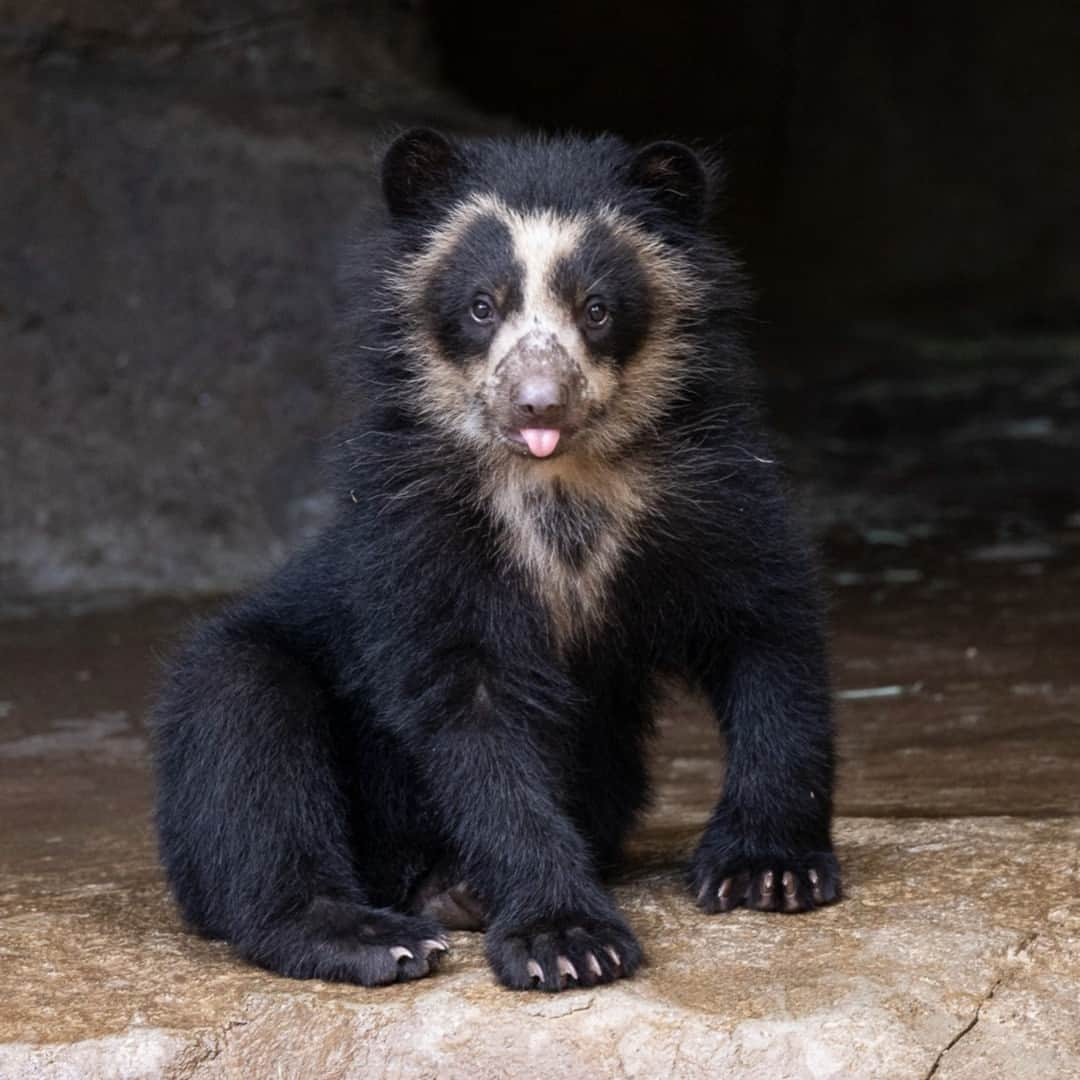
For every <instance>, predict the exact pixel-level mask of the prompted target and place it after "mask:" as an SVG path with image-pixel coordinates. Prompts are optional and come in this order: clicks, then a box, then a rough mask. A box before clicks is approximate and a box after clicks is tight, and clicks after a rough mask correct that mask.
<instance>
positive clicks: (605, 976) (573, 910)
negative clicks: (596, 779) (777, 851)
mask: <svg viewBox="0 0 1080 1080" xmlns="http://www.w3.org/2000/svg"><path fill="white" fill-rule="evenodd" d="M452 652H453V655H454V656H455V661H456V662H455V663H454V664H453V665H445V664H440V663H438V662H437V661H435V660H434V659H433V660H432V661H431V662H430V664H428V665H427V666H426V667H425V668H424V675H423V676H421V674H420V672H419V671H415V672H414V674H413V675H412V676H410V677H409V682H410V683H411V684H412V685H413V686H416V685H420V684H421V683H423V684H426V685H425V690H424V692H423V694H422V695H421V696H420V697H417V696H416V695H415V694H413V695H412V696H411V698H410V697H408V696H406V695H402V696H400V697H399V696H397V695H395V696H394V698H393V699H387V701H386V708H387V713H386V714H385V715H386V718H387V719H390V720H392V721H393V722H394V726H395V728H396V730H397V732H398V733H399V734H400V735H402V736H404V737H405V738H406V740H407V741H408V742H409V744H410V749H411V751H412V755H413V757H414V759H415V760H416V761H417V762H418V763H419V764H420V767H421V768H422V769H423V771H424V783H425V788H426V790H427V792H428V794H429V796H430V797H431V799H432V800H433V803H434V805H435V807H436V810H437V813H438V816H439V818H440V820H441V822H442V826H443V831H444V834H445V838H446V840H447V842H448V844H449V845H450V846H451V848H452V849H453V853H454V856H455V858H456V860H457V862H458V863H459V865H460V866H461V867H462V868H463V871H464V877H465V879H466V881H467V883H468V885H469V887H470V888H471V889H472V890H474V891H475V893H476V894H477V896H478V897H479V898H480V900H481V902H482V903H483V904H484V906H485V908H486V909H487V912H488V924H487V932H486V951H487V956H488V959H489V961H490V963H491V966H492V968H493V969H494V971H495V974H496V975H497V977H498V978H499V980H500V981H501V982H502V983H503V984H504V985H505V986H508V987H511V988H512V989H519V990H528V989H539V990H547V991H558V990H562V989H565V988H567V987H570V986H594V985H597V984H599V983H606V982H611V981H613V980H614V979H618V978H622V977H624V976H627V975H631V974H632V973H633V972H634V970H635V969H636V968H637V967H638V965H639V964H640V962H641V947H640V946H639V945H638V943H637V940H636V939H635V938H634V935H633V933H632V932H631V930H630V929H629V927H628V926H627V925H626V922H625V921H624V919H623V918H622V916H621V915H620V914H619V912H618V910H617V909H616V907H615V905H614V902H613V901H612V899H611V897H610V896H609V895H608V894H607V892H606V891H605V890H604V889H603V888H602V886H601V885H600V883H599V881H598V880H597V879H596V876H595V873H594V870H593V867H592V861H591V859H590V856H589V852H588V850H587V847H586V844H585V842H584V840H583V838H582V836H581V834H580V833H579V831H578V829H577V828H576V827H575V825H574V824H573V822H572V820H571V819H570V817H569V815H568V814H567V813H566V811H565V809H564V806H565V799H564V798H563V797H562V792H563V790H564V788H565V785H566V784H567V783H568V782H570V780H569V777H567V776H566V775H563V769H562V767H561V765H560V760H561V758H560V752H559V748H560V747H563V746H565V745H566V743H567V741H568V740H566V739H565V734H566V733H565V725H566V724H567V723H568V720H569V713H570V712H572V709H573V705H572V702H573V700H574V697H575V695H574V693H573V688H572V687H570V686H567V685H564V683H563V681H562V679H561V676H560V675H559V673H558V672H557V671H555V670H554V669H547V668H546V667H545V665H544V664H543V663H540V662H536V661H534V662H532V663H530V664H528V665H527V666H525V667H523V668H522V669H521V670H515V665H514V661H513V659H512V658H506V657H500V658H498V659H496V658H489V657H485V656H483V655H482V654H481V653H480V652H479V651H478V650H475V649H473V648H469V647H464V646H463V647H455V648H454V649H453V650H452ZM401 701H409V705H408V706H407V707H406V709H407V711H406V713H405V714H403V713H402V712H401V705H400V702H401ZM417 706H419V707H420V709H421V710H422V713H418V712H417V711H416V707H417ZM395 714H396V715H395Z"/></svg>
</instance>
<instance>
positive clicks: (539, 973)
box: [525, 960, 544, 982]
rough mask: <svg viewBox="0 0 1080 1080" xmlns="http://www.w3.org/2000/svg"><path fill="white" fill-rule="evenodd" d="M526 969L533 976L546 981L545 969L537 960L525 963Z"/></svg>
mask: <svg viewBox="0 0 1080 1080" xmlns="http://www.w3.org/2000/svg"><path fill="white" fill-rule="evenodd" d="M525 970H526V971H527V972H528V973H529V975H530V976H531V977H532V978H534V979H539V980H540V981H541V982H543V981H544V969H543V968H542V967H541V966H540V965H539V964H538V963H537V962H536V961H535V960H530V961H529V962H528V963H527V964H526V965H525Z"/></svg>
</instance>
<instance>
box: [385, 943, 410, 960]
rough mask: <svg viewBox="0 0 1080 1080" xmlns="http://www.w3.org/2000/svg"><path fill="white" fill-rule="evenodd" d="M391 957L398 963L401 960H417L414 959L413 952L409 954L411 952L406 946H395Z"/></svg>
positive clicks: (391, 951)
mask: <svg viewBox="0 0 1080 1080" xmlns="http://www.w3.org/2000/svg"><path fill="white" fill-rule="evenodd" d="M390 955H391V956H392V957H393V958H394V959H395V960H398V961H400V960H415V959H416V957H414V956H413V954H412V953H411V952H409V950H408V949H406V948H405V946H404V945H394V946H393V947H392V948H391V949H390Z"/></svg>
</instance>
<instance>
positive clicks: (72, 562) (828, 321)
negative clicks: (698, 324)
mask: <svg viewBox="0 0 1080 1080" xmlns="http://www.w3.org/2000/svg"><path fill="white" fill-rule="evenodd" d="M1078 53H1080V35H1078V19H1077V16H1076V14H1075V13H1074V11H1073V10H1072V6H1071V5H1068V4H1065V3H1061V4H1056V5H1055V4H1051V3H1035V4H1029V5H1024V6H1016V5H1012V4H1006V3H984V4H979V5H975V4H964V3H961V4H956V5H947V6H944V7H943V6H941V5H931V4H927V3H916V4H899V3H886V2H872V3H864V4H854V3H852V4H839V5H826V6H825V7H821V6H818V5H811V4H808V3H805V2H801V0H768V2H764V3H760V4H753V5H750V4H743V5H740V4H716V3H705V2H700V3H691V2H688V0H677V2H674V3H669V4H664V5H658V4H654V3H616V2H615V0H600V2H597V3H593V4H589V5H581V4H572V3H569V2H568V0H547V2H545V3H538V2H536V3H534V2H533V0H524V2H521V3H517V4H515V5H514V6H513V8H512V10H511V9H510V8H508V7H507V6H506V5H505V4H495V3H492V2H490V0H487V2H485V0H474V2H466V3H444V4H438V3H435V2H434V0H405V2H397V3H395V2H392V0H374V2H369V3H342V2H337V3H334V2H330V3H318V2H308V3H301V2H298V0H227V2H224V3H209V2H198V0H150V2H143V0H139V2H136V0H88V2H80V3H73V2H70V0H67V2H65V0H55V2H44V0H42V2H39V0H7V2H5V3H0V59H2V61H3V74H2V83H0V146H2V147H3V154H0V379H2V391H3V392H2V393H0V515H2V517H0V576H2V583H3V587H2V594H3V600H4V602H5V603H7V604H8V605H9V606H12V605H14V606H18V605H20V604H21V603H23V602H25V601H29V600H33V599H40V598H41V597H44V596H49V595H71V594H73V593H75V594H93V595H97V596H101V595H104V594H105V593H114V592H121V593H125V594H126V593H130V592H136V593H154V592H177V591H180V592H189V591H192V590H196V591H209V592H215V591H219V590H223V589H232V588H234V587H236V586H238V585H239V584H242V583H244V582H247V581H249V580H251V579H252V578H253V577H256V576H258V575H259V574H261V573H262V572H263V571H264V570H265V569H266V568H267V567H268V566H269V565H272V564H273V563H274V562H275V561H276V560H278V559H280V558H281V556H282V555H283V553H284V552H285V551H286V550H288V549H289V548H291V547H292V546H294V545H295V544H296V543H297V542H298V541H299V540H300V539H301V538H302V537H303V536H304V535H305V534H307V533H308V532H310V531H311V529H313V528H314V527H316V526H317V524H318V523H319V521H321V520H322V519H323V518H324V516H325V514H326V512H327V509H328V507H327V505H326V501H325V497H324V496H323V495H322V494H321V493H320V481H319V469H318V464H317V462H318V459H319V457H320V455H321V453H322V451H323V450H324V449H325V447H326V440H327V439H328V438H329V437H330V436H329V432H331V431H332V428H333V418H334V415H335V400H334V391H333V386H332V381H331V379H330V371H329V368H330V362H329V361H330V355H329V354H330V351H331V349H330V347H331V342H332V336H333V319H334V291H335V267H336V265H337V262H338V259H339V257H340V253H341V250H342V247H343V245H344V244H345V243H346V242H347V240H349V239H350V238H354V236H355V232H356V228H357V226H356V223H357V222H358V221H361V220H363V217H364V214H365V212H366V211H368V210H369V209H370V207H371V205H372V203H373V201H374V200H375V198H376V184H375V164H376V158H377V151H378V148H379V147H380V146H381V145H382V144H383V143H384V142H385V139H386V137H387V136H388V135H389V134H391V133H392V132H393V131H395V130H396V129H398V128H399V127H401V126H404V125H408V124H413V123H424V124H431V125H436V126H440V127H443V128H445V129H448V130H452V131H471V132H490V131H505V130H510V129H515V128H544V129H549V130H566V129H574V130H579V131H598V130H605V129H606V130H614V131H618V132H621V133H623V134H625V135H627V136H628V137H631V138H633V139H648V138H650V137H655V136H678V137H682V138H685V139H688V140H691V141H694V142H696V143H699V144H702V145H706V146H713V147H716V146H720V147H722V149H723V152H724V154H725V157H726V160H727V164H728V170H729V179H728V185H727V189H726V197H725V199H724V201H723V204H722V206H721V207H720V208H719V214H718V224H719V226H720V227H721V228H722V229H723V230H724V231H725V232H726V234H727V235H728V236H729V237H730V238H731V240H732V242H733V243H734V244H735V245H736V246H737V248H738V249H739V250H740V251H741V252H742V253H743V255H744V257H745V259H746V262H747V264H748V266H749V269H750V272H751V274H752V277H753V280H754V282H755V284H756V287H757V290H758V294H759V303H758V308H757V312H756V314H757V317H758V323H757V326H758V336H759V338H760V340H759V342H758V346H759V347H758V352H759V355H760V357H761V360H762V363H763V365H764V366H765V368H766V370H767V371H768V373H769V375H770V378H769V382H768V387H769V391H770V394H771V399H770V400H771V401H772V404H773V409H774V419H775V422H776V424H777V426H778V427H779V428H780V429H781V431H782V435H783V440H794V446H793V447H792V446H786V449H787V450H788V451H789V452H788V453H787V454H786V455H785V456H786V457H787V459H788V461H789V464H790V465H791V467H792V468H793V469H794V470H795V471H796V472H797V473H799V474H801V475H802V477H803V479H804V480H805V481H806V482H807V483H808V484H809V490H810V491H811V492H812V494H813V495H814V498H813V499H812V501H811V503H812V506H813V514H814V517H815V523H816V524H818V525H819V526H820V528H821V530H822V534H823V535H826V536H830V535H839V536H840V537H841V539H843V536H844V535H846V534H845V532H844V529H843V528H841V529H840V532H839V533H836V532H835V529H834V533H833V534H830V533H829V532H828V530H829V529H830V528H834V527H835V526H850V528H849V529H848V531H849V532H850V530H851V529H854V530H855V531H856V532H857V531H859V530H860V529H861V528H863V526H865V525H866V524H867V523H869V524H873V523H874V521H875V520H877V521H878V524H885V525H888V524H890V523H892V522H893V521H894V518H895V513H894V511H895V501H896V499H898V498H900V499H902V500H903V499H908V500H910V498H911V491H910V490H909V489H910V484H909V483H908V482H907V480H906V479H905V478H904V477H898V476H897V474H896V467H897V463H898V462H901V461H909V459H910V455H911V454H912V453H914V454H916V455H917V454H918V453H920V452H923V451H925V449H926V444H927V442H928V441H937V442H941V441H942V440H941V438H940V432H939V429H938V428H937V427H935V426H934V424H935V423H936V421H935V420H934V418H935V417H936V418H937V420H941V419H943V418H945V417H955V416H956V415H957V414H958V413H965V414H967V415H969V416H970V417H971V418H972V422H973V423H976V424H977V425H981V426H982V427H983V428H986V424H987V423H989V424H990V426H991V428H994V425H995V424H997V427H996V428H994V430H993V431H990V432H989V433H988V430H984V431H983V433H982V435H981V436H980V437H979V438H976V439H975V440H974V441H975V443H980V445H979V446H974V445H973V444H972V440H970V439H968V440H967V442H964V441H963V440H961V442H962V443H963V445H960V446H956V447H954V448H953V449H954V451H955V453H953V454H952V456H949V455H946V458H947V460H946V461H945V462H944V464H943V463H942V461H941V460H938V461H936V462H935V463H934V468H933V469H927V470H924V471H926V472H928V473H929V472H940V473H942V474H943V475H944V477H945V479H944V480H943V481H940V482H941V483H944V485H945V488H944V490H938V489H937V488H935V485H936V484H939V480H934V479H932V478H931V482H929V483H928V484H927V485H924V486H923V488H922V489H920V490H923V491H924V493H925V495H926V498H927V499H928V500H929V502H930V503H933V504H934V505H933V506H932V507H931V509H933V510H934V511H935V512H937V511H938V510H940V509H941V506H942V505H943V504H946V503H948V502H949V501H950V500H952V499H954V497H955V494H956V490H957V489H960V490H965V491H966V489H967V487H968V481H969V478H970V473H971V469H972V466H973V464H974V465H976V466H980V467H982V466H985V465H986V461H987V460H991V461H992V462H993V465H992V468H993V469H994V470H997V469H998V468H999V467H1001V468H1004V470H1005V473H1004V474H1003V475H1002V476H1000V477H999V478H998V479H997V480H996V481H995V480H992V481H991V486H992V487H995V493H993V494H992V495H991V496H990V498H991V502H995V505H996V502H997V501H999V500H1000V499H1002V498H1011V499H1012V500H1013V501H1016V500H1019V503H1020V504H1021V505H1020V506H1019V507H1018V510H1019V512H1020V516H1021V517H1024V515H1027V518H1028V519H1029V523H1028V524H1026V525H1022V526H1018V528H1019V530H1020V533H1022V534H1024V535H1025V536H1026V535H1027V534H1028V533H1031V532H1032V531H1034V532H1038V531H1039V530H1040V529H1043V528H1046V527H1050V526H1052V525H1054V524H1055V523H1056V524H1058V525H1060V523H1061V520H1062V519H1063V515H1064V516H1067V514H1068V512H1069V510H1070V507H1069V506H1068V499H1069V498H1070V497H1071V495H1070V494H1069V492H1070V490H1071V486H1072V485H1071V478H1069V477H1066V476H1065V472H1064V465H1063V464H1062V461H1063V458H1062V454H1061V452H1060V451H1061V450H1062V448H1063V444H1064V448H1065V449H1068V450H1070V451H1071V452H1072V453H1071V455H1070V456H1067V457H1066V458H1065V459H1064V460H1066V461H1069V462H1071V463H1074V462H1075V460H1076V455H1075V449H1076V447H1075V442H1074V441H1073V440H1072V437H1071V436H1070V435H1069V434H1068V430H1069V425H1068V424H1067V423H1065V421H1071V420H1075V418H1076V400H1077V386H1078V385H1080V384H1078V381H1077V378H1076V364H1077V349H1076V340H1077V339H1076V329H1077V327H1076V323H1077V317H1078V315H1077V313H1078V310H1080V309H1078V306H1077V298H1078V296H1080V235H1078V234H1080V184H1078V183H1077V181H1076V178H1077V176H1080V140H1078V139H1077V138H1076V127H1075V124H1076V117H1077V113H1078V109H1080V80H1078V76H1077V65H1076V63H1075V57H1076V56H1077V55H1078ZM1047 365H1049V367H1048V366H1047ZM868 369H871V370H873V371H874V372H876V373H877V374H879V375H881V376H882V377H884V378H887V379H888V378H898V377H899V378H903V379H907V378H908V377H909V376H912V375H914V376H915V378H916V382H915V383H914V384H911V383H908V382H905V383H904V386H903V387H901V388H896V387H894V388H893V389H892V390H890V391H889V392H888V393H881V392H877V393H875V392H874V391H873V388H872V387H871V388H870V389H869V390H868V389H867V387H868V385H869V384H867V383H866V381H865V380H862V381H860V382H859V383H858V385H857V386H856V387H854V388H852V386H850V385H849V384H848V382H847V380H848V378H849V375H850V373H851V372H853V371H856V372H859V373H864V372H866V371H867V370H868ZM1018 369H1019V370H1018ZM1034 369H1038V371H1040V372H1043V373H1044V374H1045V372H1046V371H1047V370H1049V372H1050V375H1049V376H1048V377H1049V378H1050V382H1049V383H1046V381H1045V379H1044V380H1043V382H1042V383H1038V381H1037V380H1034V383H1035V384H1036V389H1035V390H1034V393H1035V396H1036V399H1037V400H1036V401H1035V403H1034V404H1033V405H1032V406H1031V407H1030V408H1027V407H1026V406H1025V408H1022V409H1020V411H1019V414H1018V413H1017V405H1016V402H1017V396H1016V395H1017V392H1018V390H1017V388H1018V386H1019V387H1020V392H1021V393H1022V394H1023V393H1027V392H1028V389H1029V381H1028V378H1027V375H1026V374H1025V372H1026V371H1029V370H1034ZM1002 371H1005V372H1006V374H1004V375H1003V374H1001V372H1002ZM995 372H996V374H995ZM1009 372H1011V374H1010V373H1009ZM953 375H955V378H954V377H953ZM945 376H948V377H947V378H946V377H945ZM943 379H944V381H943ZM837 380H839V381H840V383H841V384H842V385H840V386H837ZM950 380H951V381H950ZM1038 387H1041V389H1039V388H1038ZM879 389H880V387H879ZM928 401H929V402H930V404H929V406H928V405H927V402H928ZM928 408H929V413H930V414H933V415H932V416H930V417H929V419H928V411H927V410H928ZM1025 409H1026V411H1025ZM1003 410H1004V411H1003ZM1062 410H1065V411H1064V413H1063V412H1062ZM1025 422H1027V423H1028V427H1027V428H1024V427H1023V426H1022V425H1023V423H1025ZM1032 422H1034V426H1032ZM928 423H929V427H928V426H927V425H928ZM1016 423H1020V424H1021V427H1020V428H1015V424H1016ZM1010 424H1012V425H1014V427H1013V428H1012V429H1009V428H1008V425H1010ZM1003 425H1004V427H1003ZM1040 425H1041V426H1040ZM1009 430H1011V431H1012V432H1013V434H1012V435H1009ZM1017 432H1019V433H1020V436H1022V437H1017ZM1025 433H1026V434H1025ZM1044 436H1048V437H1052V438H1051V444H1052V445H1051V446H1050V447H1049V448H1047V446H1046V442H1047V439H1046V438H1044ZM987 439H989V440H990V442H991V443H992V444H993V445H992V446H991V448H990V449H989V450H987V449H986V447H985V446H982V445H981V443H985V442H986V440H987ZM844 440H847V445H848V447H849V452H847V453H846V454H845V453H839V454H838V453H836V452H834V451H836V450H837V448H838V447H840V446H841V444H842V443H843V442H844ZM1055 440H1056V441H1055ZM830 447H832V448H833V449H831V450H830ZM905 453H906V454H907V455H908V457H906V458H905V457H904V454H905ZM973 454H974V456H975V460H974V462H973V460H972V455H973ZM822 455H825V459H823V458H822ZM886 457H888V459H889V460H888V461H887V460H886ZM856 462H861V463H862V464H860V465H859V466H858V467H857V468H853V465H854V464H855V463H856ZM875 467H877V468H879V470H881V471H880V472H879V473H875V472H874V469H875ZM1048 469H1049V475H1048V473H1047V470H1048ZM1018 470H1019V471H1018ZM995 485H996V486H995ZM1002 485H1004V486H1005V488H1006V493H1005V494H1002V493H1001V492H999V491H997V488H999V487H1001V486H1002ZM866 490H874V491H875V495H876V496H880V500H878V499H869V500H857V501H858V507H857V508H855V509H853V508H852V507H851V505H850V502H851V498H850V497H852V496H853V495H857V492H859V491H866ZM1008 493H1013V494H1012V495H1009V494H1008ZM845 500H847V501H845ZM1029 504H1030V505H1029ZM1036 504H1037V505H1036ZM1032 515H1034V517H1032ZM856 519H858V520H856ZM1032 521H1034V525H1032V524H1031V522H1032ZM1015 531H1016V529H1015V528H1014V529H1013V532H1015Z"/></svg>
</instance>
